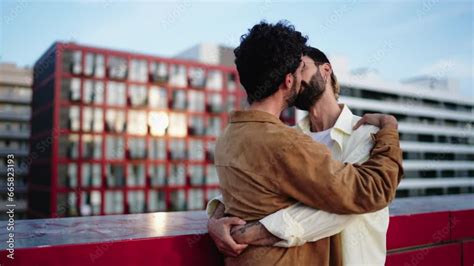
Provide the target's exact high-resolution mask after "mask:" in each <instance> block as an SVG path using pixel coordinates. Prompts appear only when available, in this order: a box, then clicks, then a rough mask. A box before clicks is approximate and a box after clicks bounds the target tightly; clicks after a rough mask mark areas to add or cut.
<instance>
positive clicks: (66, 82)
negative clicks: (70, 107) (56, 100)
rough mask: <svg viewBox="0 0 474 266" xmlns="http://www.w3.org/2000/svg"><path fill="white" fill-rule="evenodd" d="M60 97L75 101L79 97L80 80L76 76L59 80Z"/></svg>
mask: <svg viewBox="0 0 474 266" xmlns="http://www.w3.org/2000/svg"><path fill="white" fill-rule="evenodd" d="M61 99H63V100H67V101H70V102H77V101H79V100H80V99H81V80H80V79H78V78H72V79H67V78H66V79H63V80H62V82H61Z"/></svg>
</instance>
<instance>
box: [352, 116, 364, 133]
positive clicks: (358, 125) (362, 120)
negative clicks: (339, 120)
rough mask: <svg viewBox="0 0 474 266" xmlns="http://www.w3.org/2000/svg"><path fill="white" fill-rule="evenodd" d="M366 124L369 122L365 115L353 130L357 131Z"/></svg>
mask: <svg viewBox="0 0 474 266" xmlns="http://www.w3.org/2000/svg"><path fill="white" fill-rule="evenodd" d="M366 122H367V117H366V115H364V116H363V117H362V118H361V119H359V121H357V123H356V124H355V125H354V127H353V128H352V129H353V130H356V129H358V128H359V127H360V126H362V125H364V124H365V123H366Z"/></svg>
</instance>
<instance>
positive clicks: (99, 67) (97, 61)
mask: <svg viewBox="0 0 474 266" xmlns="http://www.w3.org/2000/svg"><path fill="white" fill-rule="evenodd" d="M104 61H105V60H104V56H103V55H99V54H93V53H87V54H86V56H85V62H84V75H85V76H88V77H92V76H94V77H96V78H103V77H104V76H105V62H104Z"/></svg>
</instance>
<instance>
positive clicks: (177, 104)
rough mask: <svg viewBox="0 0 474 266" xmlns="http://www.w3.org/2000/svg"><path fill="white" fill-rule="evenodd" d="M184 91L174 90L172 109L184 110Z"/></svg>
mask: <svg viewBox="0 0 474 266" xmlns="http://www.w3.org/2000/svg"><path fill="white" fill-rule="evenodd" d="M186 102H187V101H186V91H184V90H174V91H173V101H172V106H171V108H173V109H174V110H185V109H186Z"/></svg>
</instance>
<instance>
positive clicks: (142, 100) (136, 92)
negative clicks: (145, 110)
mask: <svg viewBox="0 0 474 266" xmlns="http://www.w3.org/2000/svg"><path fill="white" fill-rule="evenodd" d="M147 94H148V91H147V89H146V87H145V86H141V85H130V87H129V88H128V99H129V102H130V105H132V106H146V105H147V101H148V95H147Z"/></svg>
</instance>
